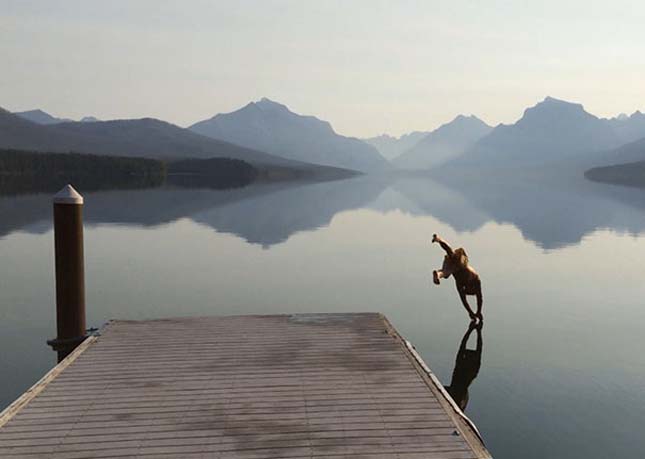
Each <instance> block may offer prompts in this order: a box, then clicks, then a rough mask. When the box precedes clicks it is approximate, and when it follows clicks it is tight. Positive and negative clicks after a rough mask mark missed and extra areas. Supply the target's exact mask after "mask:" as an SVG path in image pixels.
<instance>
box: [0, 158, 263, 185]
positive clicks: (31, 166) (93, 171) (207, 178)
mask: <svg viewBox="0 0 645 459" xmlns="http://www.w3.org/2000/svg"><path fill="white" fill-rule="evenodd" d="M257 176H258V171H257V170H256V169H255V168H254V167H253V166H251V165H250V164H248V163H246V162H244V161H241V160H233V159H227V158H212V159H207V160H198V159H195V160H190V159H189V160H180V161H174V162H165V161H162V160H158V159H149V158H136V157H123V156H105V155H92V154H85V153H73V152H71V153H43V152H34V151H24V150H15V149H0V194H22V193H37V192H49V191H56V190H58V189H60V188H61V187H62V186H64V185H65V184H67V183H71V184H73V185H74V186H75V187H76V188H78V189H79V190H85V191H98V190H104V189H138V188H150V187H157V186H161V185H163V184H164V183H166V182H167V181H170V183H171V184H173V185H179V186H197V187H208V188H215V189H223V188H235V187H240V186H245V185H248V184H249V183H251V182H252V181H253V180H255V178H256V177H257Z"/></svg>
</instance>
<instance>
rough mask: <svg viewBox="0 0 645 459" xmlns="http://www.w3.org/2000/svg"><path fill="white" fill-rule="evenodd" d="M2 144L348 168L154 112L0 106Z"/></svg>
mask: <svg viewBox="0 0 645 459" xmlns="http://www.w3.org/2000/svg"><path fill="white" fill-rule="evenodd" d="M0 148H6V149H18V150H30V151H44V152H62V153H66V152H71V151H74V152H79V153H92V154H98V155H114V156H132V157H143V158H157V159H165V160H174V159H185V158H201V159H208V158H231V159H240V160H243V161H246V162H248V163H250V164H252V165H254V166H256V167H259V168H261V169H266V168H268V167H271V168H276V167H277V168H280V170H279V171H277V172H279V173H282V170H283V169H284V168H286V169H290V170H292V171H296V172H306V173H307V174H311V173H320V174H322V175H325V176H326V177H329V176H330V175H334V174H335V173H336V172H338V174H339V176H342V177H346V176H347V174H346V171H340V170H338V169H334V168H329V167H325V166H319V165H316V164H308V163H303V162H299V161H293V160H289V159H285V158H282V157H278V156H274V155H270V154H268V153H264V152H261V151H256V150H252V149H249V148H245V147H241V146H238V145H233V144H231V143H228V142H224V141H221V140H216V139H211V138H208V137H204V136H201V135H199V134H196V133H194V132H192V131H189V130H188V129H184V128H181V127H179V126H175V125H173V124H170V123H167V122H165V121H160V120H157V119H153V118H143V119H135V120H113V121H95V122H61V123H54V124H51V123H50V124H46V125H44V124H36V123H34V122H31V121H28V120H26V119H24V118H22V117H20V116H17V115H15V114H12V113H10V112H8V111H6V110H4V109H1V108H0Z"/></svg>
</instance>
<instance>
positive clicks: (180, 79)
mask: <svg viewBox="0 0 645 459" xmlns="http://www.w3.org/2000/svg"><path fill="white" fill-rule="evenodd" d="M546 95H552V96H554V97H558V98H562V99H567V100H572V101H576V102H581V103H583V104H584V105H585V108H586V109H587V110H589V111H590V112H592V113H594V114H596V115H599V116H613V115H615V114H617V113H620V112H628V113H631V112H633V111H635V110H637V109H640V110H645V2H643V1H642V0H641V1H631V2H629V1H616V0H614V1H605V2H594V1H589V0H586V1H585V0H581V1H567V0H557V1H531V2H529V1H519V0H515V1H490V0H487V1H478V0H474V1H456V0H450V1H442V2H432V1H401V0H398V1H396V2H395V1H377V0H365V1H359V0H356V1H351V0H344V1H331V0H315V1H314V0H311V1H307V0H294V1H270V0H258V1H240V0H235V1H229V2H223V1H213V0H208V1H207V0H204V1H198V0H194V1H188V0H182V1H162V0H126V1H115V0H110V1H98V0H97V1H93V0H76V1H64V0H61V1H52V0H42V1H30V0H0V106H2V107H4V108H6V109H8V110H12V111H18V110H26V109H31V108H36V107H39V108H42V109H44V110H46V111H48V112H50V113H52V114H54V115H57V116H62V117H71V118H80V117H82V116H85V115H95V116H97V117H99V118H104V119H107V118H133V117H143V116H154V117H157V118H161V119H165V120H168V121H171V122H174V123H177V124H179V125H181V126H187V125H189V124H192V123H193V122H195V121H198V120H201V119H204V118H208V117H210V116H212V115H214V114H215V113H218V112H227V111H232V110H234V109H236V108H239V107H241V106H243V105H245V104H246V103H248V102H249V101H251V100H257V99H259V98H261V97H263V96H266V97H269V98H271V99H274V100H277V101H280V102H282V103H285V104H286V105H288V106H289V107H290V108H291V109H292V110H294V111H297V112H299V113H303V114H312V115H315V116H318V117H319V118H322V119H326V120H329V121H331V122H332V124H333V126H334V127H335V129H336V130H337V131H338V132H340V133H342V134H346V135H354V136H367V135H374V134H379V133H382V132H389V133H392V134H397V135H398V134H401V133H403V132H407V131H411V130H427V129H432V128H435V127H436V126H437V125H439V124H441V123H443V122H446V121H449V120H450V119H451V118H453V117H454V116H456V115H457V114H460V113H464V114H470V113H473V114H475V115H477V116H479V117H481V118H483V119H484V120H485V121H487V122H488V123H491V124H497V123H499V122H513V121H515V120H516V119H517V118H518V117H519V116H521V114H522V111H523V110H524V108H525V107H526V106H529V105H534V104H535V103H536V102H537V101H538V100H541V99H543V98H544V96H546Z"/></svg>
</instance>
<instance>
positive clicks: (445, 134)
mask: <svg viewBox="0 0 645 459" xmlns="http://www.w3.org/2000/svg"><path fill="white" fill-rule="evenodd" d="M492 129H493V128H492V127H490V126H489V125H488V124H486V123H484V122H483V121H482V120H480V119H479V118H477V117H476V116H474V115H471V116H463V115H459V116H457V117H456V118H455V119H454V120H452V121H451V122H449V123H446V124H444V125H442V126H440V127H439V128H437V129H436V130H434V131H432V132H430V133H429V134H427V135H426V136H424V137H423V138H422V139H421V140H419V141H418V142H417V143H416V144H415V145H414V146H412V147H411V148H409V149H408V150H407V151H405V152H403V153H402V154H401V155H400V156H398V157H396V158H394V160H393V163H394V164H395V165H396V166H397V167H398V168H400V169H430V168H431V167H435V166H439V165H441V164H444V163H446V162H448V161H450V160H451V159H453V158H456V157H457V156H459V155H461V154H462V153H464V152H465V151H466V150H467V149H468V148H470V147H472V146H473V145H474V144H475V142H477V141H478V140H479V139H481V138H482V137H484V136H485V135H487V134H488V133H489V132H491V131H492Z"/></svg>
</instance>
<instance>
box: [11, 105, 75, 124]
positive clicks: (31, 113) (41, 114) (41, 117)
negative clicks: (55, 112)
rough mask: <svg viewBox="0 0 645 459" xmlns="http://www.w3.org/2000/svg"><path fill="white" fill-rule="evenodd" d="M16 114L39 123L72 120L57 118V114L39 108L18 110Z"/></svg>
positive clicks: (56, 122)
mask: <svg viewBox="0 0 645 459" xmlns="http://www.w3.org/2000/svg"><path fill="white" fill-rule="evenodd" d="M15 114H16V115H18V116H19V117H21V118H23V119H26V120H28V121H31V122H32V123H37V124H58V123H64V122H66V121H71V120H69V119H66V118H56V117H55V116H52V115H50V114H49V113H47V112H45V111H43V110H41V109H39V108H36V109H33V110H26V111H24V112H16V113H15Z"/></svg>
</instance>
